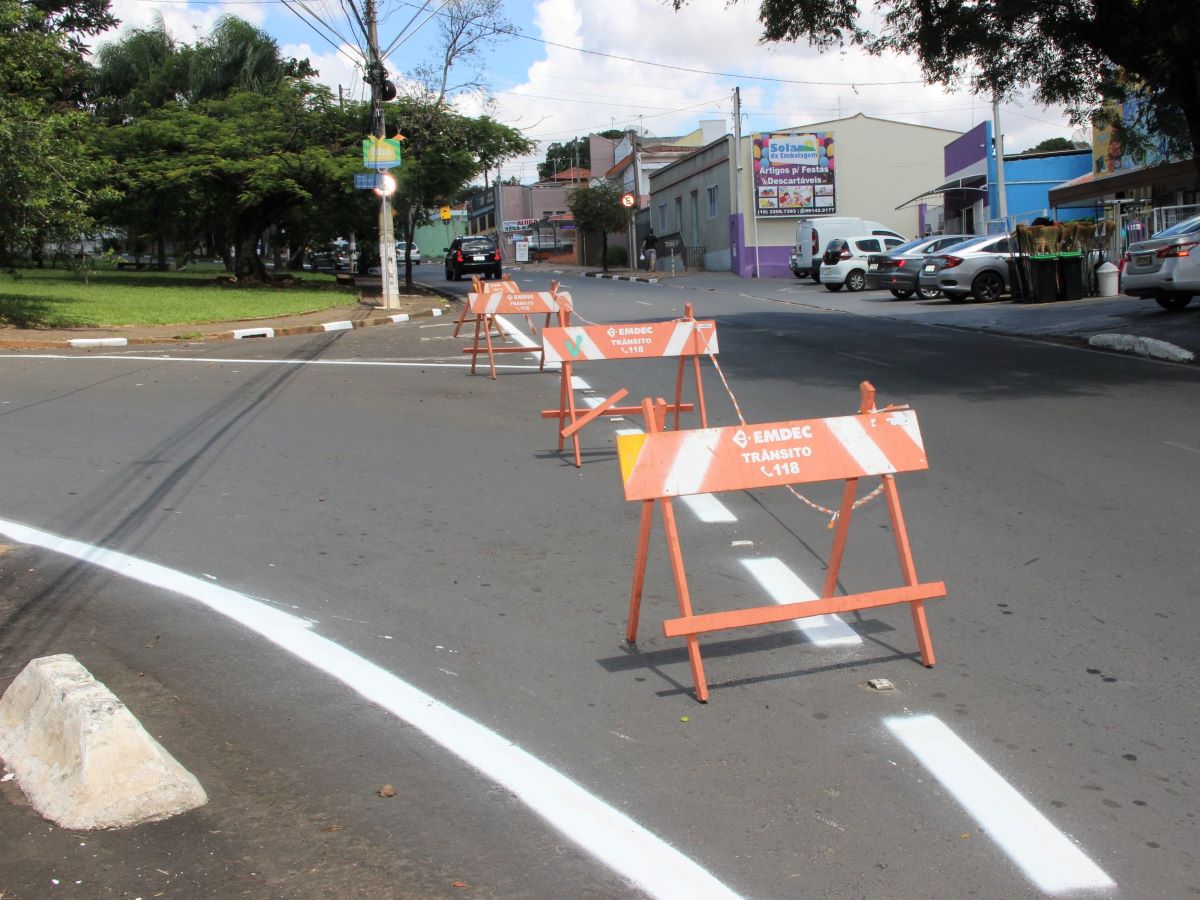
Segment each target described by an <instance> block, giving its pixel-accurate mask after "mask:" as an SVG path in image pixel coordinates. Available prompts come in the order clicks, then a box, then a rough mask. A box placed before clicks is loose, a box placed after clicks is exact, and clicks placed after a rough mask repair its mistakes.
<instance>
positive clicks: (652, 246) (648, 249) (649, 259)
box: [642, 228, 658, 272]
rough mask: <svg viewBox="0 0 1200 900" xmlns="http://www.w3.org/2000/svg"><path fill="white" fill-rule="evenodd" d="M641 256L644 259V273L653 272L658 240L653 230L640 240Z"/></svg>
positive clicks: (656, 259)
mask: <svg viewBox="0 0 1200 900" xmlns="http://www.w3.org/2000/svg"><path fill="white" fill-rule="evenodd" d="M642 256H644V257H645V258H646V271H647V272H653V271H655V270H656V268H657V265H658V238H656V237H655V236H654V229H653V228H651V229H650V232H649V233H648V234H647V235H646V236H645V237H644V238H642Z"/></svg>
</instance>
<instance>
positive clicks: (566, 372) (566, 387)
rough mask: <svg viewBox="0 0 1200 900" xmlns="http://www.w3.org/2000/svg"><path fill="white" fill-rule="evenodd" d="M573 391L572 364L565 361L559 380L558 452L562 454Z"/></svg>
mask: <svg viewBox="0 0 1200 900" xmlns="http://www.w3.org/2000/svg"><path fill="white" fill-rule="evenodd" d="M573 390H574V388H573V387H572V386H571V364H570V363H569V362H566V361H565V360H564V361H563V364H562V378H561V379H559V384H558V452H559V453H562V448H563V442H564V441H566V438H565V437H563V433H562V431H563V423H564V422H566V421H567V401H568V399H569V395H570V394H571V393H572V391H573ZM571 421H572V422H574V421H575V420H574V419H572V420H571Z"/></svg>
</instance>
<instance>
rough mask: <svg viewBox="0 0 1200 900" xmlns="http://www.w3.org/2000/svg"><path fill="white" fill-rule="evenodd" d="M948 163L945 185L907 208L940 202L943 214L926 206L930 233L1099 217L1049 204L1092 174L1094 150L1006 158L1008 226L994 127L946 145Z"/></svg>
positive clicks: (976, 231)
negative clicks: (1057, 191) (1064, 187)
mask: <svg viewBox="0 0 1200 900" xmlns="http://www.w3.org/2000/svg"><path fill="white" fill-rule="evenodd" d="M944 157H945V181H943V182H942V183H941V184H940V185H937V186H936V187H933V188H931V189H930V190H928V191H926V192H925V193H924V194H921V195H919V196H917V197H914V198H913V199H912V200H910V201H908V203H906V204H904V205H905V206H909V205H911V204H914V203H918V202H920V201H922V200H925V199H927V198H934V197H937V196H940V197H941V200H942V203H941V207H940V208H939V207H937V206H935V205H932V204H928V205H926V204H922V205H926V209H925V210H924V212H923V215H922V220H923V221H924V222H925V228H926V230H928V231H942V232H946V233H953V232H960V233H962V234H987V233H989V232H997V231H1004V230H1008V229H1011V228H1012V227H1013V226H1015V225H1017V224H1020V223H1025V224H1028V223H1030V222H1032V221H1033V220H1034V219H1036V218H1039V217H1042V216H1044V217H1047V218H1055V217H1056V216H1057V218H1059V219H1061V220H1068V219H1074V218H1083V217H1087V216H1094V215H1095V209H1094V208H1093V207H1091V206H1080V207H1079V208H1078V209H1074V208H1062V207H1059V208H1058V209H1057V210H1054V209H1052V207H1051V204H1050V191H1051V189H1052V188H1056V187H1058V186H1059V185H1061V184H1063V183H1064V182H1067V181H1071V180H1072V179H1075V178H1078V177H1079V176H1081V175H1086V174H1088V173H1089V172H1090V171H1091V167H1092V151H1091V150H1090V149H1087V148H1085V149H1082V150H1059V151H1052V152H1049V153H1016V154H1005V157H1004V187H1005V191H1004V193H1005V200H1006V206H1007V211H1008V223H1007V226H1006V225H1005V223H1003V222H1001V221H1000V212H999V206H1000V204H999V188H998V186H997V177H996V176H997V172H996V153H995V149H994V147H993V142H992V123H991V122H990V121H985V122H981V123H980V124H979V125H976V126H975V127H974V128H972V129H971V130H970V131H968V132H967V133H966V134H964V135H963V136H962V137H960V138H957V139H955V140H953V141H951V142H950V143H949V144H947V145H946V149H945V153H944Z"/></svg>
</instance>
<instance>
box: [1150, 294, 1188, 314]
mask: <svg viewBox="0 0 1200 900" xmlns="http://www.w3.org/2000/svg"><path fill="white" fill-rule="evenodd" d="M1154 302H1155V303H1157V304H1158V305H1159V306H1161V307H1162V308H1163V309H1166V310H1170V311H1171V312H1175V311H1176V310H1180V309H1183V308H1184V307H1185V306H1187V305H1188V304H1189V303H1191V302H1192V298H1191V296H1190V295H1187V294H1168V295H1167V296H1165V297H1155V298H1154Z"/></svg>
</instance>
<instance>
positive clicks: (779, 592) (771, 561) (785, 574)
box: [740, 556, 863, 647]
mask: <svg viewBox="0 0 1200 900" xmlns="http://www.w3.org/2000/svg"><path fill="white" fill-rule="evenodd" d="M740 562H741V564H742V565H743V566H745V567H746V568H747V569H748V570H749V571H750V574H751V575H753V576H754V577H755V578H756V579H757V580H758V583H759V584H761V585H762V586H763V589H764V590H765V591H766V592H767V593H768V594H770V595H771V599H772V600H774V601H775V602H776V603H800V602H802V601H804V600H816V599H817V596H818V595H817V592H816V591H814V590H813V589H812V588H810V587H809V586H808V585H807V584H805V583H804V582H803V581H802V580H801V579H800V576H798V575H797V574H796V573H795V572H793V571H792V570H791V569H789V568H788V567H787V566H786V565H785V564H784V562H783V560H781V559H777V558H776V557H774V556H768V557H761V558H758V559H743V560H740ZM795 625H796V627H797V628H799V629H800V630H801V631H802V632H804V636H805V637H806V638H808V639H809V640H810V641H812V642H813V643H814V644H816V645H817V646H819V647H838V646H849V645H851V644H861V643H862V642H863V640H862V637H861V636H860V635H859V634H858V632H856V631H855V630H854V629H853V628H851V627H850V626H849V625H847V624H846V623H845V622H844V621H843V620H842V618H841V617H840V616H837V615H834V614H832V613H831V614H829V615H826V616H812V617H811V618H808V619H796V620H795Z"/></svg>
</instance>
